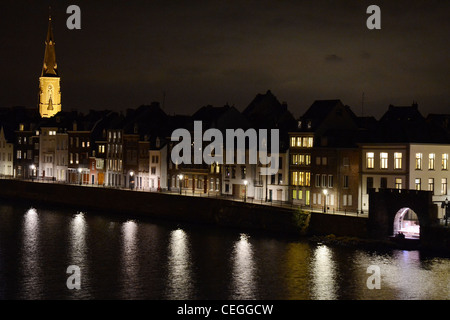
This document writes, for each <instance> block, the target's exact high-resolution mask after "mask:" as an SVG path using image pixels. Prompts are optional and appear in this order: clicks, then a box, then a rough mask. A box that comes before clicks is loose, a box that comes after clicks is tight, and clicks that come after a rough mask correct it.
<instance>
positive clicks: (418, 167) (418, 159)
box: [416, 153, 422, 170]
mask: <svg viewBox="0 0 450 320" xmlns="http://www.w3.org/2000/svg"><path fill="white" fill-rule="evenodd" d="M416 170H422V154H421V153H416Z"/></svg>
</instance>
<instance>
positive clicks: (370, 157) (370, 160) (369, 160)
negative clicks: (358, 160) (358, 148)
mask: <svg viewBox="0 0 450 320" xmlns="http://www.w3.org/2000/svg"><path fill="white" fill-rule="evenodd" d="M374 159H375V155H374V153H373V152H367V153H366V166H367V169H373V168H374Z"/></svg>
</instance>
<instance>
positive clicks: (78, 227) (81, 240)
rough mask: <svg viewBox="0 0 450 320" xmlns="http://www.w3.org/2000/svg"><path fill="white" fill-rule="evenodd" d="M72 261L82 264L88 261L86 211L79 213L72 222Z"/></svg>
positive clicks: (75, 263)
mask: <svg viewBox="0 0 450 320" xmlns="http://www.w3.org/2000/svg"><path fill="white" fill-rule="evenodd" d="M70 235H71V237H70V261H71V263H72V264H74V265H78V266H80V265H82V264H84V262H85V261H86V250H87V248H86V220H85V218H84V213H82V212H79V213H77V214H76V215H75V216H74V217H73V218H72V221H71V223H70Z"/></svg>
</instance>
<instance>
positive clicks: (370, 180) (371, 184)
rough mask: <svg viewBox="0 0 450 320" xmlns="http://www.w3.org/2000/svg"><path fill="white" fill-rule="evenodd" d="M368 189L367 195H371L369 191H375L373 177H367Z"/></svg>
mask: <svg viewBox="0 0 450 320" xmlns="http://www.w3.org/2000/svg"><path fill="white" fill-rule="evenodd" d="M366 188H367V190H366V193H369V190H370V189H373V177H367V183H366Z"/></svg>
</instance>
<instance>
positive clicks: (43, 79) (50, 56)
mask: <svg viewBox="0 0 450 320" xmlns="http://www.w3.org/2000/svg"><path fill="white" fill-rule="evenodd" d="M60 80H61V78H60V77H59V74H58V67H57V65H56V54H55V39H54V38H53V28H52V16H51V15H50V13H49V15H48V29H47V38H46V39H45V55H44V64H43V66H42V72H41V76H40V77H39V113H40V115H41V117H43V118H51V117H53V116H54V115H55V114H57V113H58V112H60V111H61V84H60Z"/></svg>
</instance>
